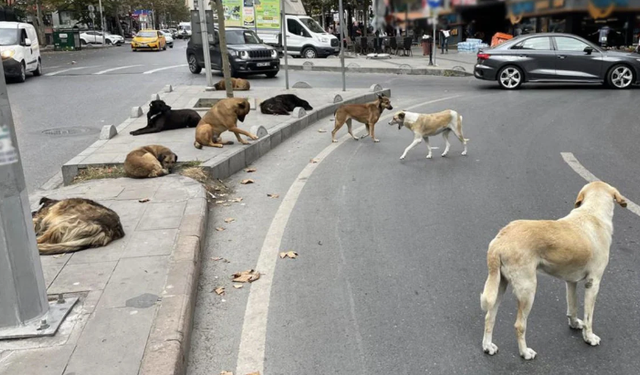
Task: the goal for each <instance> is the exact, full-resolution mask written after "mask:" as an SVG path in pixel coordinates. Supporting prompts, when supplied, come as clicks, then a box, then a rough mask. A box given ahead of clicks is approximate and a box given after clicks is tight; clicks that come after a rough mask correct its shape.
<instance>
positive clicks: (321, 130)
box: [318, 129, 327, 133]
mask: <svg viewBox="0 0 640 375" xmlns="http://www.w3.org/2000/svg"><path fill="white" fill-rule="evenodd" d="M326 132H327V131H326V130H324V129H318V133H326Z"/></svg>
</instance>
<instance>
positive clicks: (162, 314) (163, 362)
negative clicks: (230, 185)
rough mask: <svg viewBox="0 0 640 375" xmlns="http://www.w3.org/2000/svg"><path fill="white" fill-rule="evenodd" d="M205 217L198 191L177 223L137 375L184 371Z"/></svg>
mask: <svg viewBox="0 0 640 375" xmlns="http://www.w3.org/2000/svg"><path fill="white" fill-rule="evenodd" d="M208 213H209V210H208V207H207V199H206V195H205V190H204V187H200V192H199V194H198V197H195V198H191V199H189V200H188V201H187V207H186V209H185V214H184V216H183V217H182V221H181V222H180V228H179V233H178V238H177V240H176V248H175V249H174V251H173V253H172V254H171V260H170V261H169V267H168V271H167V279H166V281H165V285H164V290H163V292H162V301H161V302H160V307H159V308H158V311H157V314H156V317H155V319H154V321H153V326H152V327H151V332H150V334H149V338H148V339H147V344H146V347H145V349H144V354H143V356H142V364H141V366H140V370H139V372H138V375H178V374H185V373H186V371H187V358H188V355H189V349H190V345H191V330H192V326H193V314H194V312H195V303H196V294H197V290H198V278H199V277H200V268H201V266H200V255H201V252H202V250H203V248H204V243H205V237H204V236H205V235H206V229H207V220H208Z"/></svg>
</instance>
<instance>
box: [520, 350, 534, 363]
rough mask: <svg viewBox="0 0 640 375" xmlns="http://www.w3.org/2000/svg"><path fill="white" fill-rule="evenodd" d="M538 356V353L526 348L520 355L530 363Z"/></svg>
mask: <svg viewBox="0 0 640 375" xmlns="http://www.w3.org/2000/svg"><path fill="white" fill-rule="evenodd" d="M536 355H538V353H536V352H535V351H534V350H533V349H531V348H526V349H525V350H524V352H522V353H520V356H521V357H522V358H524V359H525V360H527V361H530V360H532V359H534V358H535V357H536Z"/></svg>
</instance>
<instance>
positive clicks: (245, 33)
mask: <svg viewBox="0 0 640 375" xmlns="http://www.w3.org/2000/svg"><path fill="white" fill-rule="evenodd" d="M225 35H226V37H227V44H261V43H260V39H258V36H257V35H256V34H255V33H254V32H253V31H251V30H227V32H226V33H225Z"/></svg>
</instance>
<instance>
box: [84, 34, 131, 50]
mask: <svg viewBox="0 0 640 375" xmlns="http://www.w3.org/2000/svg"><path fill="white" fill-rule="evenodd" d="M80 43H82V44H102V31H85V32H83V33H80ZM104 43H105V44H107V45H110V44H115V45H116V46H121V45H122V44H123V43H124V38H123V37H122V36H120V35H116V34H111V33H108V32H107V33H105V34H104Z"/></svg>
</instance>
